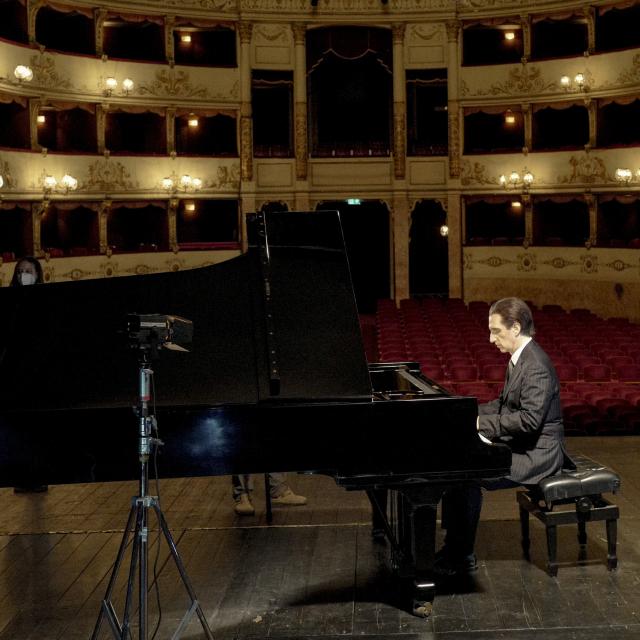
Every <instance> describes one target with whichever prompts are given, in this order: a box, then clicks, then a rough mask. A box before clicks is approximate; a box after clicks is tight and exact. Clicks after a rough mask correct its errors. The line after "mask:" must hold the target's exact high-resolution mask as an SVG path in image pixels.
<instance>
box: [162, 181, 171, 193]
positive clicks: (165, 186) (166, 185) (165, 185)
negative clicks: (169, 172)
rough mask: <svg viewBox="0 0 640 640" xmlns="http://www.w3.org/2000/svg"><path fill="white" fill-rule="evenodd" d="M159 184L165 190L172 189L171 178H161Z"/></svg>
mask: <svg viewBox="0 0 640 640" xmlns="http://www.w3.org/2000/svg"><path fill="white" fill-rule="evenodd" d="M161 184H162V188H163V189H166V190H167V191H171V189H173V180H172V179H171V178H163V179H162V183H161Z"/></svg>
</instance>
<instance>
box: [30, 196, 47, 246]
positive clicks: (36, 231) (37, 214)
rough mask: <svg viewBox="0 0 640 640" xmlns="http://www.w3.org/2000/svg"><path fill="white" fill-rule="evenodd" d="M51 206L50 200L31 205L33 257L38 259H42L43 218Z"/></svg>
mask: <svg viewBox="0 0 640 640" xmlns="http://www.w3.org/2000/svg"><path fill="white" fill-rule="evenodd" d="M48 206H49V201H48V200H43V201H42V202H34V203H32V204H31V228H32V230H33V255H34V256H35V257H36V258H41V257H42V235H41V228H42V216H43V215H44V212H45V211H46V210H47V207H48Z"/></svg>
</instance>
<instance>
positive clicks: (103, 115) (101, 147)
mask: <svg viewBox="0 0 640 640" xmlns="http://www.w3.org/2000/svg"><path fill="white" fill-rule="evenodd" d="M106 123H107V108H106V106H105V105H103V104H97V105H96V145H97V147H98V153H104V152H105V150H106V148H107V145H106V142H105V137H106V133H105V131H106Z"/></svg>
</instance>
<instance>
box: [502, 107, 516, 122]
mask: <svg viewBox="0 0 640 640" xmlns="http://www.w3.org/2000/svg"><path fill="white" fill-rule="evenodd" d="M504 123H505V124H508V125H512V124H515V123H516V116H515V114H514V113H513V111H511V109H507V110H506V111H505V112H504Z"/></svg>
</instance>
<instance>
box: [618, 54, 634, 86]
mask: <svg viewBox="0 0 640 640" xmlns="http://www.w3.org/2000/svg"><path fill="white" fill-rule="evenodd" d="M638 84H640V53H636V55H635V56H633V60H632V61H631V68H629V69H625V70H624V71H623V72H622V73H620V74H619V75H618V78H617V79H616V85H622V86H626V85H638Z"/></svg>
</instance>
